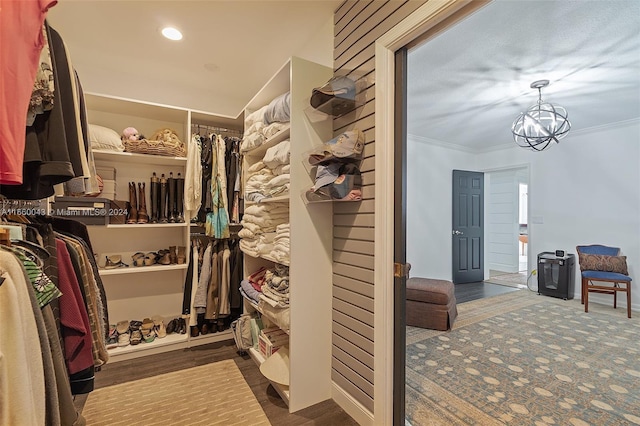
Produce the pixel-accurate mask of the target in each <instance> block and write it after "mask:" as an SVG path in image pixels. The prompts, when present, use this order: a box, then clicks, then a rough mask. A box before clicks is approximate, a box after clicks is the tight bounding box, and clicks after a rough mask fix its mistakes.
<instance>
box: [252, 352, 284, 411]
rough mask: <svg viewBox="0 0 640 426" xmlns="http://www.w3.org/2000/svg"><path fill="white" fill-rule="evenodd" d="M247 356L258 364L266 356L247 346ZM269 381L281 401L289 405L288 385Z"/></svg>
mask: <svg viewBox="0 0 640 426" xmlns="http://www.w3.org/2000/svg"><path fill="white" fill-rule="evenodd" d="M249 356H250V357H251V359H253V361H254V362H255V363H256V364H257V365H258V366H260V365H262V363H263V362H265V361H266V358H265V357H264V356H262V354H261V353H260V351H258V350H257V349H255V348H249ZM269 383H271V386H273V388H274V389H275V390H276V392H278V394H279V395H280V396H281V397H282V399H283V401H284V402H285V403H286V404H287V405H289V386H284V385H281V384H279V383H275V382H273V381H271V380H269Z"/></svg>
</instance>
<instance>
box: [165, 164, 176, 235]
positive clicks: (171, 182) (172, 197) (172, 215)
mask: <svg viewBox="0 0 640 426" xmlns="http://www.w3.org/2000/svg"><path fill="white" fill-rule="evenodd" d="M167 185H168V186H169V208H168V209H167V210H168V213H167V214H168V215H169V223H175V221H176V180H175V179H174V178H173V172H169V179H167Z"/></svg>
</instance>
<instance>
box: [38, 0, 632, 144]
mask: <svg viewBox="0 0 640 426" xmlns="http://www.w3.org/2000/svg"><path fill="white" fill-rule="evenodd" d="M341 3H342V0H318V1H313V0H285V1H270V0H263V1H245V0H235V1H217V0H213V1H186V0H182V1H149V0H147V1H117V0H99V1H77V0H60V1H59V3H58V4H57V5H56V6H54V7H53V8H52V9H51V10H50V11H49V15H48V19H49V22H50V23H51V25H52V26H53V27H54V28H56V30H58V32H60V34H61V35H62V37H63V39H64V40H65V42H66V43H67V45H68V47H69V50H70V52H71V55H72V60H73V62H74V65H75V67H76V69H77V70H78V73H79V75H80V78H81V81H82V83H83V86H84V89H85V91H88V92H97V93H108V94H111V95H115V96H121V97H128V98H133V99H143V100H146V101H151V102H156V103H162V104H168V105H175V106H183V107H189V108H193V109H199V110H203V111H208V112H213V113H217V114H220V115H225V116H229V117H234V118H235V117H237V116H238V115H239V114H240V113H241V111H242V108H243V107H244V106H245V105H246V104H247V103H248V102H249V101H250V100H251V98H252V97H253V96H254V95H255V94H256V93H257V92H258V90H260V88H261V87H262V86H263V85H264V84H265V83H266V82H267V80H268V79H269V78H270V77H271V76H272V75H274V74H275V72H276V71H277V70H278V69H279V68H280V67H281V66H282V65H283V64H284V63H285V62H286V60H287V59H288V58H289V57H290V56H292V55H297V56H303V57H304V55H305V54H307V55H312V54H313V51H314V50H318V51H322V53H321V54H322V55H325V54H326V57H321V58H319V59H317V60H316V61H317V62H322V60H323V59H326V60H325V61H324V62H325V63H326V62H329V65H330V64H331V54H332V52H331V49H332V47H331V46H332V33H333V27H332V24H333V14H334V11H335V9H336V8H337V7H338V6H339V5H340V4H341ZM165 25H174V26H176V27H178V28H180V29H181V30H182V32H183V33H184V39H183V41H181V42H171V41H168V40H166V39H164V38H162V37H161V36H160V35H159V30H160V28H161V27H163V26H165ZM314 46H320V48H319V49H317V48H316V49H314ZM307 59H311V60H314V58H309V57H308V58H307ZM408 75H409V83H408V84H409V90H408V93H409V96H408V111H409V113H408V127H409V128H408V132H409V133H410V134H412V135H416V136H418V137H419V139H421V140H424V141H426V142H429V143H436V144H438V143H443V144H449V146H450V144H454V146H457V147H459V148H460V149H464V150H469V151H476V152H477V151H483V150H487V149H492V147H503V146H508V145H510V144H513V140H512V137H511V133H510V127H511V123H512V122H513V120H514V119H515V117H516V116H517V115H518V113H520V112H521V111H522V110H524V109H525V108H527V107H528V106H530V105H532V104H534V103H535V102H536V100H537V91H535V90H533V89H531V88H530V87H529V85H530V84H531V82H532V81H535V80H540V79H548V80H550V82H551V83H550V85H549V87H547V88H546V89H543V93H542V95H543V99H544V100H546V101H549V102H553V103H558V104H560V105H562V106H564V107H565V108H566V109H567V111H568V113H569V119H570V121H571V123H572V130H571V132H570V135H572V134H573V135H576V134H579V133H578V132H580V131H583V130H586V129H589V128H593V127H600V126H607V125H611V124H612V123H616V122H623V121H626V120H632V119H638V118H639V117H640V1H637V0H624V1H618V0H607V1H603V0H596V1H586V0H578V1H569V0H547V1H524V0H517V1H516V0H508V1H505V0H498V1H495V2H493V3H490V4H489V5H487V6H485V7H483V8H482V9H480V10H479V11H477V12H476V13H474V14H473V15H471V16H469V17H467V18H466V19H465V20H463V21H462V22H460V23H458V24H457V25H456V26H454V27H453V28H452V29H450V30H448V31H446V32H444V33H442V34H440V35H438V36H437V37H435V38H433V39H432V40H429V41H428V42H426V43H424V44H422V45H420V46H418V47H416V48H414V49H412V50H411V51H410V53H409V72H408Z"/></svg>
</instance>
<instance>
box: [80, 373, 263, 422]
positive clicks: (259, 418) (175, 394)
mask: <svg viewBox="0 0 640 426" xmlns="http://www.w3.org/2000/svg"><path fill="white" fill-rule="evenodd" d="M82 414H83V415H84V417H85V418H86V420H87V425H91V426H97V425H110V426H111V425H127V426H130V425H145V426H149V425H163V426H165V425H224V426H227V425H270V424H271V423H269V420H268V419H267V416H266V415H265V413H264V411H263V410H262V407H261V406H260V403H259V402H258V400H256V398H255V396H254V395H253V392H251V388H249V385H248V384H247V382H245V380H244V377H242V373H241V372H240V370H238V367H237V366H236V364H235V362H233V361H232V360H225V361H220V362H215V363H212V364H206V365H202V366H199V367H193V368H189V369H187V370H180V371H175V372H172V373H167V374H161V375H159V376H155V377H149V378H146V379H141V380H136V381H133V382H128V383H122V384H118V385H114V386H108V387H105V388H101V389H98V390H95V391H93V392H91V393H90V394H89V398H88V399H87V403H86V404H85V406H84V409H83V410H82Z"/></svg>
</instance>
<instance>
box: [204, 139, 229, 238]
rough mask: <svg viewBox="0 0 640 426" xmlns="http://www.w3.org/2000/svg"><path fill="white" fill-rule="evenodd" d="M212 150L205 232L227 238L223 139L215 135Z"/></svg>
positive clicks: (227, 220) (227, 223)
mask: <svg viewBox="0 0 640 426" xmlns="http://www.w3.org/2000/svg"><path fill="white" fill-rule="evenodd" d="M211 151H212V157H213V163H212V164H213V167H212V175H211V205H212V210H211V212H210V213H207V221H206V224H205V232H206V234H207V235H208V236H210V237H214V238H218V239H223V238H229V235H230V234H229V214H228V212H227V209H226V206H227V204H226V202H225V201H226V198H227V194H226V173H225V169H224V153H225V148H224V139H222V137H220V136H217V137H216V140H215V143H214V146H213V149H212V150H211Z"/></svg>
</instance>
